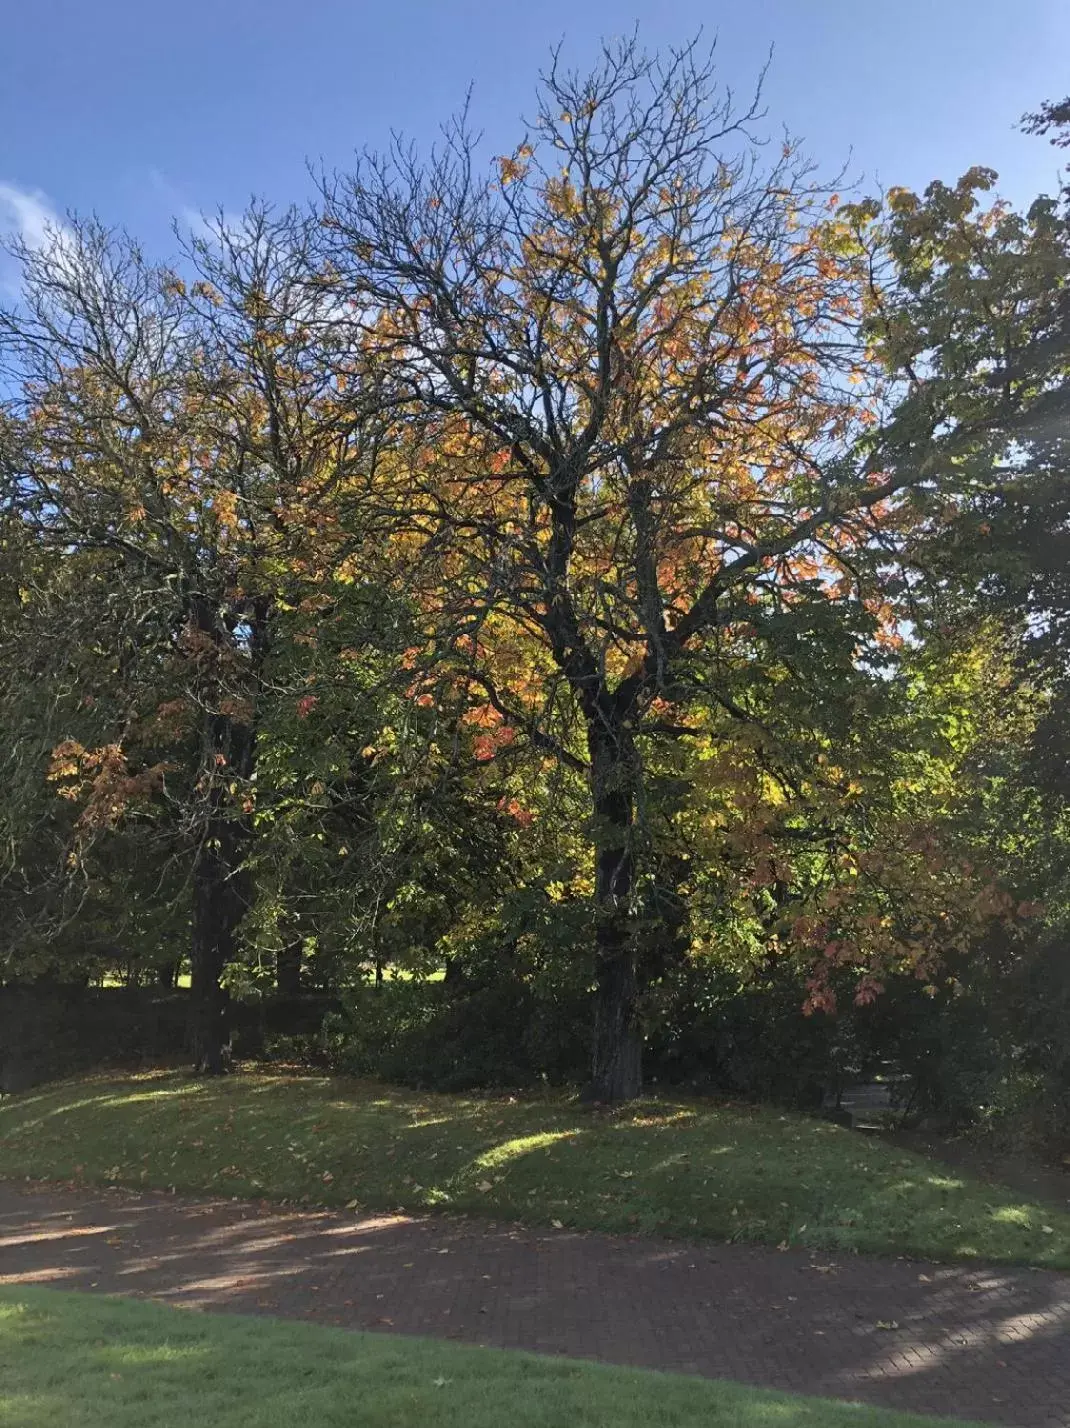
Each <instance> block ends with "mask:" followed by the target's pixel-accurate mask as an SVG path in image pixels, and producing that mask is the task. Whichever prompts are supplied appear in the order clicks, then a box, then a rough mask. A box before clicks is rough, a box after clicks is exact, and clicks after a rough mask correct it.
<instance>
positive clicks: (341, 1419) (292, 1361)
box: [0, 1288, 951, 1428]
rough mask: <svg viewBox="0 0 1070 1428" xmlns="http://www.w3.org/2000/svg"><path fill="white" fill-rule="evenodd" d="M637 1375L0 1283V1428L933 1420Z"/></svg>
mask: <svg viewBox="0 0 1070 1428" xmlns="http://www.w3.org/2000/svg"><path fill="white" fill-rule="evenodd" d="M950 1422H951V1420H950V1419H935V1418H918V1417H914V1416H912V1415H910V1414H905V1413H890V1412H883V1411H881V1410H879V1409H875V1408H862V1407H856V1406H854V1405H851V1404H846V1403H833V1402H830V1401H828V1400H827V1399H818V1398H796V1397H792V1396H788V1395H786V1394H780V1393H771V1392H767V1391H766V1390H763V1389H754V1388H744V1387H742V1386H739V1385H736V1384H730V1383H713V1382H709V1381H707V1380H703V1379H698V1378H683V1377H674V1376H672V1375H670V1374H657V1373H649V1372H646V1371H643V1370H639V1369H618V1368H603V1367H601V1366H600V1365H596V1364H586V1363H576V1362H570V1361H568V1360H563V1359H546V1358H536V1357H535V1356H534V1355H531V1354H515V1353H503V1352H502V1351H500V1350H497V1349H469V1348H458V1347H456V1346H455V1345H452V1344H439V1343H433V1342H430V1341H429V1340H427V1339H406V1338H400V1337H397V1336H394V1335H390V1336H387V1335H382V1334H352V1333H347V1332H346V1331H345V1330H343V1329H323V1328H318V1327H315V1326H313V1325H310V1324H287V1323H285V1322H284V1321H281V1320H265V1319H251V1318H238V1317H232V1316H230V1315H226V1316H222V1315H220V1316H211V1317H209V1316H207V1315H201V1314H194V1313H190V1312H189V1311H183V1310H181V1309H165V1308H163V1307H162V1306H160V1305H156V1304H144V1303H135V1302H131V1301H123V1300H118V1299H103V1298H97V1297H95V1296H92V1295H77V1294H66V1293H62V1292H59V1291H57V1290H53V1289H26V1288H19V1289H5V1290H0V1423H3V1424H4V1425H5V1428H191V1425H200V1424H204V1425H211V1428H293V1426H294V1425H295V1424H308V1425H310V1428H332V1425H338V1428H341V1425H345V1428H353V1425H355V1424H359V1425H360V1428H425V1425H427V1424H434V1425H435V1428H501V1425H503V1424H509V1425H514V1424H515V1425H518V1428H560V1425H561V1424H568V1425H570V1428H925V1425H929V1428H936V1425H939V1424H943V1425H945V1428H946V1425H949V1424H950Z"/></svg>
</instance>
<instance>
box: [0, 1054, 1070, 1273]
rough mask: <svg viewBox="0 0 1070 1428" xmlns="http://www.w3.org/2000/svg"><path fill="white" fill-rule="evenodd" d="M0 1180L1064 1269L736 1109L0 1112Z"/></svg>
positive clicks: (518, 1103) (880, 1161)
mask: <svg viewBox="0 0 1070 1428" xmlns="http://www.w3.org/2000/svg"><path fill="white" fill-rule="evenodd" d="M0 1174H3V1175H11V1176H26V1175H29V1176H34V1177H39V1178H41V1179H53V1180H64V1181H74V1182H78V1183H98V1184H99V1183H114V1184H120V1185H131V1186H136V1187H160V1188H171V1187H173V1188H174V1189H176V1190H180V1191H181V1190H185V1191H191V1192H207V1193H211V1194H226V1195H228V1196H238V1197H243V1196H244V1197H249V1198H268V1199H273V1200H285V1201H287V1202H290V1203H295V1204H308V1205H319V1204H327V1205H342V1206H345V1205H351V1204H354V1203H355V1204H356V1205H357V1206H360V1207H361V1208H363V1209H383V1210H396V1209H398V1208H404V1209H405V1210H406V1211H410V1212H418V1211H422V1210H452V1211H460V1212H464V1213H472V1214H484V1215H489V1216H493V1217H495V1218H497V1219H511V1220H518V1221H521V1222H525V1223H530V1224H535V1225H553V1224H555V1223H558V1224H561V1225H562V1226H564V1227H567V1228H577V1229H601V1230H606V1231H609V1232H612V1233H626V1234H636V1233H640V1234H643V1233H656V1234H664V1235H675V1236H684V1237H688V1238H691V1237H693V1238H703V1237H704V1238H710V1239H718V1240H738V1241H757V1242H766V1243H770V1244H776V1245H779V1244H786V1245H788V1246H801V1247H804V1248H809V1249H826V1250H839V1251H851V1250H859V1251H866V1252H872V1253H882V1254H912V1255H916V1256H919V1257H929V1258H934V1259H946V1260H950V1259H970V1258H977V1259H982V1260H983V1259H989V1260H992V1261H997V1262H1008V1263H1013V1262H1024V1263H1031V1264H1038V1265H1050V1266H1060V1267H1070V1215H1067V1213H1066V1211H1065V1210H1063V1209H1060V1208H1058V1207H1050V1208H1049V1207H1047V1206H1045V1205H1042V1204H1039V1203H1036V1204H1034V1203H1029V1202H1026V1201H1023V1199H1022V1196H1021V1195H1020V1194H1019V1193H1016V1192H1013V1191H1011V1190H1009V1189H1002V1188H1001V1187H999V1186H993V1185H988V1184H982V1183H980V1182H978V1181H975V1180H972V1179H971V1178H970V1177H968V1176H966V1175H962V1174H960V1173H958V1172H954V1173H952V1172H948V1171H946V1170H945V1169H944V1167H943V1166H940V1165H938V1164H937V1163H935V1162H933V1161H932V1160H929V1159H926V1158H925V1157H924V1156H921V1155H912V1154H909V1153H907V1152H904V1151H902V1150H898V1149H892V1148H890V1147H888V1146H886V1145H883V1144H881V1143H880V1142H878V1141H873V1140H865V1139H863V1138H862V1137H860V1136H859V1135H856V1134H852V1133H851V1132H850V1131H847V1130H844V1129H842V1128H841V1127H838V1126H832V1125H828V1124H826V1123H824V1122H820V1121H814V1120H809V1119H806V1118H804V1117H800V1116H792V1115H787V1114H785V1113H782V1112H779V1111H771V1110H768V1109H762V1108H760V1107H755V1106H739V1105H722V1106H718V1105H714V1104H711V1103H709V1102H701V1101H685V1100H669V1099H666V1100H652V1099H648V1100H645V1101H642V1102H640V1103H638V1104H637V1105H635V1106H630V1107H625V1108H623V1109H621V1110H618V1111H613V1112H604V1111H595V1110H589V1109H586V1108H584V1107H582V1106H580V1105H579V1104H578V1103H577V1102H576V1101H575V1100H574V1099H569V1098H568V1097H565V1096H545V1097H541V1098H532V1099H524V1098H518V1097H515V1096H445V1095H434V1094H431V1093H427V1092H420V1093H417V1092H408V1091H403V1090H399V1089H394V1088H389V1087H384V1086H382V1085H380V1084H377V1083H371V1082H359V1081H346V1080H338V1079H332V1078H330V1077H324V1076H316V1077H302V1076H299V1075H283V1074H280V1073H278V1072H271V1071H265V1070H262V1069H253V1070H249V1071H243V1072H242V1073H240V1074H238V1075H235V1076H232V1077H228V1078H225V1079H223V1080H218V1081H211V1080H205V1081H199V1080H195V1079H193V1078H191V1077H188V1076H185V1075H182V1074H180V1073H177V1072H170V1073H164V1074H161V1073H149V1074H146V1075H137V1076H125V1077H124V1076H115V1075H107V1076H105V1075H97V1076H91V1077H85V1078H82V1079H80V1080H73V1081H69V1082H65V1083H62V1084H59V1085H56V1086H52V1087H50V1088H48V1089H47V1090H44V1091H42V1090H35V1091H32V1092H30V1093H28V1094H26V1095H24V1096H17V1097H10V1098H8V1099H6V1100H4V1101H3V1102H2V1103H0Z"/></svg>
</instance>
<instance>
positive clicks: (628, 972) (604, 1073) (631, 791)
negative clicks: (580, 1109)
mask: <svg viewBox="0 0 1070 1428" xmlns="http://www.w3.org/2000/svg"><path fill="white" fill-rule="evenodd" d="M588 747H589V749H590V754H591V792H592V798H593V805H594V825H595V826H594V845H595V1015H594V1053H593V1064H592V1068H591V1081H590V1084H589V1085H588V1086H587V1088H586V1090H585V1093H584V1098H585V1099H586V1100H589V1101H598V1102H616V1101H628V1100H632V1099H634V1098H635V1097H636V1096H638V1095H639V1093H640V1092H641V1090H642V1088H643V1073H642V1047H643V1040H642V1028H641V1026H640V1021H639V1012H638V995H639V976H638V963H637V946H636V936H635V933H636V928H635V917H634V914H633V910H632V907H631V903H632V892H633V883H634V877H635V854H634V849H633V846H632V837H633V824H634V817H635V762H634V757H633V755H632V751H631V749H630V747H629V744H628V740H627V738H626V736H625V734H624V731H623V730H621V729H610V730H603V729H598V728H596V729H594V730H592V732H591V733H590V734H589V737H588Z"/></svg>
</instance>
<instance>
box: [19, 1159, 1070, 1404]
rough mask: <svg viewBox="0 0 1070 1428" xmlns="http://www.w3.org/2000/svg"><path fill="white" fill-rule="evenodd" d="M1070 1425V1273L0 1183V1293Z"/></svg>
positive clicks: (878, 1402)
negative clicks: (422, 1339)
mask: <svg viewBox="0 0 1070 1428" xmlns="http://www.w3.org/2000/svg"><path fill="white" fill-rule="evenodd" d="M30 1282H35V1283H43V1284H51V1285H55V1286H58V1287H61V1288H66V1289H91V1290H98V1291H100V1292H107V1293H120V1294H129V1295H140V1296H150V1297H151V1298H153V1299H158V1300H162V1301H164V1302H165V1303H170V1304H178V1305H185V1306H188V1307H191V1308H199V1309H211V1310H231V1311H236V1312H241V1313H246V1314H249V1313H251V1314H272V1315H281V1316H284V1317H291V1318H299V1319H305V1320H311V1321H314V1322H319V1323H325V1324H341V1325H344V1326H346V1327H347V1328H354V1329H373V1330H387V1331H392V1332H395V1333H406V1334H428V1335H434V1336H436V1337H439V1338H449V1339H456V1340H460V1341H463V1342H465V1343H476V1344H489V1345H494V1346H496V1347H499V1348H510V1349H533V1350H535V1351H537V1352H539V1353H545V1354H569V1355H573V1356H576V1357H580V1358H587V1359H601V1360H603V1361H606V1362H610V1363H622V1364H640V1365H644V1366H647V1367H650V1368H660V1369H669V1370H672V1371H674V1372H678V1373H697V1374H704V1375H707V1376H709V1377H714V1378H730V1379H737V1380H740V1381H743V1382H746V1383H753V1384H761V1385H765V1386H770V1387H775V1388H782V1389H789V1390H792V1391H794V1392H797V1393H815V1394H827V1395H830V1396H832V1397H837V1398H850V1399H859V1400H865V1401H867V1402H870V1403H876V1404H883V1405H886V1406H889V1407H895V1408H903V1409H913V1410H916V1411H919V1412H928V1413H947V1414H955V1415H958V1416H960V1417H969V1418H980V1419H990V1420H992V1421H993V1422H997V1423H1004V1424H1017V1425H1020V1428H1042V1425H1043V1428H1056V1426H1057V1428H1068V1425H1070V1275H1068V1274H1053V1273H1046V1272H1043V1271H1036V1270H1008V1269H973V1268H964V1267H948V1266H946V1265H929V1264H922V1263H918V1262H912V1261H906V1260H875V1259H874V1260H864V1259H857V1258H850V1257H843V1258H840V1259H835V1258H830V1257H829V1256H828V1255H825V1254H816V1255H815V1254H807V1253H803V1252H796V1251H786V1252H783V1253H778V1252H777V1251H776V1250H771V1249H761V1248H754V1247H748V1246H742V1245H708V1244H705V1245H696V1244H682V1243H679V1242H673V1241H664V1240H652V1239H640V1238H614V1237H610V1236H605V1235H594V1234H582V1235H581V1234H572V1233H569V1232H565V1231H557V1232H554V1231H545V1232H540V1231H531V1230H522V1229H517V1228H514V1227H509V1226H503V1225H495V1224H487V1223H481V1222H475V1221H466V1220H455V1219H434V1218H432V1219H408V1218H403V1217H398V1216H390V1215H384V1216H379V1217H368V1216H361V1217H358V1216H355V1215H352V1214H350V1215H347V1214H344V1213H330V1214H328V1213H322V1214H321V1213H307V1212H306V1213H297V1212H292V1213H291V1212H289V1211H286V1210H279V1209H277V1208H271V1207H265V1206H261V1205H246V1204H240V1203H236V1202H233V1201H192V1200H183V1199H178V1198H175V1197H172V1196H167V1195H156V1194H144V1195H135V1194H127V1193H121V1192H105V1191H96V1192H78V1193H75V1192H71V1191H65V1190H59V1189H56V1188H54V1187H47V1186H29V1185H25V1184H15V1183H10V1182H9V1183H0V1283H4V1284H19V1283H30Z"/></svg>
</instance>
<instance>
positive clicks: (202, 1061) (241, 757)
mask: <svg viewBox="0 0 1070 1428" xmlns="http://www.w3.org/2000/svg"><path fill="white" fill-rule="evenodd" d="M207 733H208V740H207V743H208V748H209V750H210V751H213V752H215V753H220V754H222V755H223V757H224V758H225V759H226V762H227V765H228V766H229V767H230V768H231V769H232V770H233V771H234V773H235V774H237V775H238V776H240V777H247V776H248V774H249V772H250V771H251V768H252V759H253V731H252V729H251V728H250V727H249V726H248V725H246V724H241V723H238V722H237V721H235V720H233V719H231V718H229V717H228V716H226V715H223V714H211V715H208V716H207ZM209 798H210V800H211V806H212V812H211V815H210V817H209V819H208V821H207V823H206V825H205V828H204V834H203V837H202V839H201V843H200V846H199V848H198V850H197V855H196V859H195V862H194V867H193V935H192V944H191V949H190V962H191V977H190V1031H191V1041H192V1048H193V1063H194V1070H195V1071H196V1072H197V1073H198V1074H200V1075H205V1076H221V1075H222V1074H223V1073H224V1072H225V1071H226V1046H227V1026H226V1005H227V998H226V995H225V993H224V991H223V988H222V987H221V985H220V978H221V977H222V975H223V971H224V969H225V968H226V966H227V964H228V963H229V962H230V961H231V960H232V959H233V957H234V955H235V952H236V951H237V943H238V928H239V926H240V924H241V921H242V918H243V917H244V916H245V913H246V911H247V910H248V905H249V903H248V877H247V875H246V873H245V871H244V869H243V867H242V863H243V855H244V851H245V844H246V842H247V841H248V837H249V830H248V827H247V824H246V821H245V820H244V819H240V818H235V817H233V816H230V815H229V814H228V812H227V809H226V807H225V796H224V793H223V790H222V789H221V788H219V787H218V786H215V787H213V788H212V790H211V792H210V794H209Z"/></svg>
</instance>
